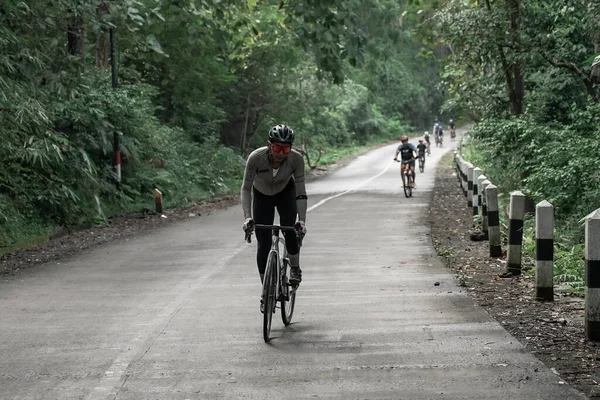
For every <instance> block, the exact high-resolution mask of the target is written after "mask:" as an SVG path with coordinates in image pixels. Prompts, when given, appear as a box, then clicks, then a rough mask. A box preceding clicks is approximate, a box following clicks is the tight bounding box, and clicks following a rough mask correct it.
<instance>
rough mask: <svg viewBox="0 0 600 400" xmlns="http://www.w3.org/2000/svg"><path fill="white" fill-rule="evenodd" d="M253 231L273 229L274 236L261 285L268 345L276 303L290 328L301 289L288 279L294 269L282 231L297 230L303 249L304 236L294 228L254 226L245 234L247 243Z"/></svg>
mask: <svg viewBox="0 0 600 400" xmlns="http://www.w3.org/2000/svg"><path fill="white" fill-rule="evenodd" d="M254 229H270V230H271V233H272V244H271V250H270V251H269V257H268V258H267V266H266V268H265V275H264V278H263V285H262V299H263V339H264V340H265V342H269V340H270V333H271V320H272V317H273V314H275V312H276V311H277V302H279V303H280V304H281V306H280V308H281V320H282V321H283V324H284V325H286V326H287V325H289V324H290V323H291V322H292V315H293V314H294V305H295V303H296V290H297V289H298V286H299V285H298V284H293V285H292V284H291V283H290V282H289V280H288V276H289V273H290V268H291V266H290V260H289V258H288V253H287V249H286V247H285V238H284V237H283V235H280V232H281V231H295V232H296V238H297V240H298V246H299V247H302V239H303V235H301V234H300V233H299V232H298V230H297V229H296V228H295V227H293V226H281V225H263V224H254V226H253V227H252V229H251V230H248V231H246V241H247V242H248V243H250V242H251V241H252V239H251V236H252V231H253V230H254ZM280 245H282V248H283V250H279V246H280ZM280 252H282V254H281V253H280Z"/></svg>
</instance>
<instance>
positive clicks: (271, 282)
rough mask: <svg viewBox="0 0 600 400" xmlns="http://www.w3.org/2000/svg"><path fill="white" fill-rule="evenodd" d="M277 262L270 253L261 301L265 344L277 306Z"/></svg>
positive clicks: (275, 255)
mask: <svg viewBox="0 0 600 400" xmlns="http://www.w3.org/2000/svg"><path fill="white" fill-rule="evenodd" d="M277 262H278V260H277V253H275V252H274V251H271V253H270V254H269V258H268V259H267V268H266V270H265V277H264V281H263V301H264V305H265V307H264V312H263V339H264V340H265V342H268V341H269V340H270V338H269V335H270V334H271V321H272V319H273V313H274V312H275V306H276V304H277V293H276V289H277V288H276V286H277Z"/></svg>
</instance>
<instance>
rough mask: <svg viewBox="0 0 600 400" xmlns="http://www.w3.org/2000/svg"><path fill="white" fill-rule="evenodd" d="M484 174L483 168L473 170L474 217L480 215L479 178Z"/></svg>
mask: <svg viewBox="0 0 600 400" xmlns="http://www.w3.org/2000/svg"><path fill="white" fill-rule="evenodd" d="M482 172H483V171H482V170H481V168H473V215H479V199H480V197H481V196H480V195H479V190H481V189H480V187H479V176H480V175H481V173H482Z"/></svg>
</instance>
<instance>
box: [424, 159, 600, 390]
mask: <svg viewBox="0 0 600 400" xmlns="http://www.w3.org/2000/svg"><path fill="white" fill-rule="evenodd" d="M452 156H453V155H452V153H449V154H447V155H446V156H445V157H444V158H443V159H442V161H441V162H440V164H439V165H438V169H437V175H436V181H435V190H434V194H433V198H432V203H431V209H430V215H429V224H430V225H431V229H432V231H431V233H432V240H433V244H434V246H435V248H436V250H437V252H438V254H439V255H440V256H441V257H442V259H443V260H444V261H445V263H446V265H447V267H448V268H449V269H451V270H452V271H453V272H454V273H455V274H456V278H457V279H458V281H459V283H461V284H462V285H464V286H465V288H466V290H467V292H468V293H469V295H470V296H471V297H472V298H473V299H474V301H475V303H476V304H477V305H478V306H479V307H482V308H484V309H485V310H486V312H487V313H488V314H489V315H490V316H492V317H493V318H494V319H496V320H497V321H498V322H499V323H500V324H501V325H502V326H503V327H504V328H505V329H506V330H507V331H509V332H510V333H511V334H512V335H513V336H515V337H516V338H517V339H518V340H519V341H520V342H521V343H522V344H523V345H525V346H526V347H527V349H529V350H530V351H531V352H532V353H533V354H534V355H535V356H536V357H538V358H539V359H540V360H542V361H543V362H544V363H545V364H546V365H547V366H548V367H550V368H552V370H553V371H554V372H555V373H556V374H557V375H559V376H560V377H561V378H562V380H564V381H565V382H567V383H569V384H571V385H573V386H574V387H576V388H577V389H579V390H580V391H582V392H583V393H585V394H586V395H587V396H589V397H591V398H600V385H599V383H600V374H598V367H599V366H600V353H599V351H598V350H599V348H598V345H596V344H595V343H593V342H589V341H588V340H587V339H586V338H585V332H584V326H583V323H584V301H583V299H582V298H580V297H574V296H570V295H565V294H560V293H556V294H555V301H554V302H541V301H538V300H536V299H535V287H534V277H533V275H531V274H523V275H522V276H520V277H512V278H501V277H500V275H501V274H502V273H503V272H505V270H506V266H505V260H504V259H496V258H490V257H489V242H487V241H481V242H474V241H471V239H470V234H471V232H472V224H473V218H472V210H471V209H469V208H467V201H466V199H465V197H464V196H463V194H462V190H461V189H460V184H459V182H458V179H457V177H456V175H455V174H454V169H453V167H452V165H451V159H452Z"/></svg>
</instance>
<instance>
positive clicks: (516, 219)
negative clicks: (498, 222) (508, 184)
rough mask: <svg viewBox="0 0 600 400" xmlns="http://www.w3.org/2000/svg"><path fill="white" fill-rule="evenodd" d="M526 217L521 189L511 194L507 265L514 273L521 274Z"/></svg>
mask: <svg viewBox="0 0 600 400" xmlns="http://www.w3.org/2000/svg"><path fill="white" fill-rule="evenodd" d="M524 218H525V195H524V194H523V193H521V192H520V191H515V192H512V193H511V194H510V211H509V221H508V253H507V255H506V267H507V269H508V272H509V273H511V274H513V275H521V254H522V250H523V219H524Z"/></svg>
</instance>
